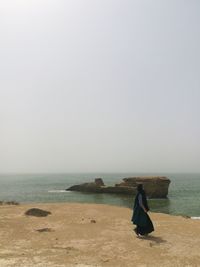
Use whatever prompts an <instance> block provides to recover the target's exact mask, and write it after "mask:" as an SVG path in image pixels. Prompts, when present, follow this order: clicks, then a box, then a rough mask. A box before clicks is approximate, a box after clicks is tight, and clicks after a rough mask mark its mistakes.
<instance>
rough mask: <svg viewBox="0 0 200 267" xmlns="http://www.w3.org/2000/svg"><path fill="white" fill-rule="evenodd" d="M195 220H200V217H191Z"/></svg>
mask: <svg viewBox="0 0 200 267" xmlns="http://www.w3.org/2000/svg"><path fill="white" fill-rule="evenodd" d="M191 219H193V220H200V217H191Z"/></svg>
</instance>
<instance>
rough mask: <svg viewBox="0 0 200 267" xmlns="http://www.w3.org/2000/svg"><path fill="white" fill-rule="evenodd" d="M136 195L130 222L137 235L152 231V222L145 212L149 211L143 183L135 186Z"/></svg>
mask: <svg viewBox="0 0 200 267" xmlns="http://www.w3.org/2000/svg"><path fill="white" fill-rule="evenodd" d="M137 191H138V193H137V195H136V197H135V203H134V208H133V216H132V220H131V221H132V222H133V224H135V225H136V228H135V229H134V231H135V233H136V234H137V236H140V235H141V236H144V235H148V234H149V233H151V232H153V231H154V227H153V223H152V221H151V219H150V218H149V215H148V214H147V212H148V211H149V207H148V203H147V198H146V193H145V191H144V189H143V185H142V184H139V185H138V186H137Z"/></svg>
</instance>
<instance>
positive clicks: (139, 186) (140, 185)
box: [137, 184, 144, 192]
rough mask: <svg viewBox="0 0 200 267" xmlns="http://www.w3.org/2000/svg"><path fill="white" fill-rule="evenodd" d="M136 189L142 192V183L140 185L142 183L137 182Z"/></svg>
mask: <svg viewBox="0 0 200 267" xmlns="http://www.w3.org/2000/svg"><path fill="white" fill-rule="evenodd" d="M137 191H138V192H142V191H144V189H143V185H142V184H138V186H137Z"/></svg>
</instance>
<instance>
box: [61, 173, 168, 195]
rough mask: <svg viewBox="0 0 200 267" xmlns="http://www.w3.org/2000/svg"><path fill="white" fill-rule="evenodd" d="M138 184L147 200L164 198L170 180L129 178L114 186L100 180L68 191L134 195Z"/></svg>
mask: <svg viewBox="0 0 200 267" xmlns="http://www.w3.org/2000/svg"><path fill="white" fill-rule="evenodd" d="M138 184H143V186H144V189H145V191H146V194H147V196H148V197H149V198H166V197H167V194H168V187H169V184H170V180H169V179H168V178H167V177H159V176H158V177H150V176H147V177H129V178H124V179H123V182H121V183H119V184H116V185H115V186H105V185H104V182H103V180H102V179H101V178H96V179H95V181H94V182H91V183H84V184H79V185H74V186H71V187H69V188H68V189H66V190H68V191H79V192H91V193H115V194H136V191H137V190H136V189H137V185H138Z"/></svg>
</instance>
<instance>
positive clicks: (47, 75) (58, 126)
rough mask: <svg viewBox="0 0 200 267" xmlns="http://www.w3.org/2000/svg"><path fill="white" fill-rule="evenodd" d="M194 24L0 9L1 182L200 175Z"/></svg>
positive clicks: (61, 2) (54, 7) (138, 8)
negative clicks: (11, 178) (10, 176)
mask: <svg viewBox="0 0 200 267" xmlns="http://www.w3.org/2000/svg"><path fill="white" fill-rule="evenodd" d="M199 14H200V1H199V0H180V1H179V0H120V1H119V0H1V1H0V172H137V171H143V172H169V171H171V172H175V171H176V172H184V171H188V172H190V171H192V172H199V171H200V162H199V160H200V119H199V116H200V16H199Z"/></svg>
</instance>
